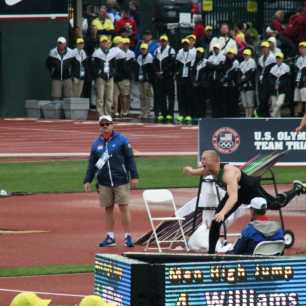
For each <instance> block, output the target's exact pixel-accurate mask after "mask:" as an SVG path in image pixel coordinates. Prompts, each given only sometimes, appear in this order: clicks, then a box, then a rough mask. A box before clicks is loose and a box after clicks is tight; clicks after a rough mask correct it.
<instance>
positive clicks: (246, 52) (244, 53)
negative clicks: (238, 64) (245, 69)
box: [242, 49, 252, 56]
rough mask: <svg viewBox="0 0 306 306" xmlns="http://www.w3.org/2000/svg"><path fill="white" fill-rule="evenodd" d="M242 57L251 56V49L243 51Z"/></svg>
mask: <svg viewBox="0 0 306 306" xmlns="http://www.w3.org/2000/svg"><path fill="white" fill-rule="evenodd" d="M242 54H243V55H249V56H251V55H252V50H251V49H244V50H243V52H242Z"/></svg>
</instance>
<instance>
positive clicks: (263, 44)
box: [260, 41, 270, 48]
mask: <svg viewBox="0 0 306 306" xmlns="http://www.w3.org/2000/svg"><path fill="white" fill-rule="evenodd" d="M260 46H261V47H262V48H270V43H269V42H268V41H263V42H262V43H261V44H260Z"/></svg>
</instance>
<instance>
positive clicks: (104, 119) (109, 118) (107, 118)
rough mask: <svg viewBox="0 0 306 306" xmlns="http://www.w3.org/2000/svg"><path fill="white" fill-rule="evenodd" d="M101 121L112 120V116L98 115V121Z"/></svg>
mask: <svg viewBox="0 0 306 306" xmlns="http://www.w3.org/2000/svg"><path fill="white" fill-rule="evenodd" d="M101 121H107V122H113V118H112V117H111V116H110V115H102V116H100V117H99V123H100V122H101Z"/></svg>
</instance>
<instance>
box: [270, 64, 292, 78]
mask: <svg viewBox="0 0 306 306" xmlns="http://www.w3.org/2000/svg"><path fill="white" fill-rule="evenodd" d="M289 72H290V68H289V66H288V65H287V64H285V63H281V64H280V65H278V64H276V65H274V66H273V67H272V68H271V70H270V73H271V74H272V75H274V76H275V77H276V78H278V79H279V78H280V77H281V76H282V75H284V74H286V73H289Z"/></svg>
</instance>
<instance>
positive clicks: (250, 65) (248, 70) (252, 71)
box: [238, 58, 256, 91]
mask: <svg viewBox="0 0 306 306" xmlns="http://www.w3.org/2000/svg"><path fill="white" fill-rule="evenodd" d="M238 84H239V87H240V89H241V90H243V91H249V90H255V86H256V85H255V84H256V63H255V60H254V59H253V58H250V59H248V60H244V61H242V62H241V63H240V65H239V72H238Z"/></svg>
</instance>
